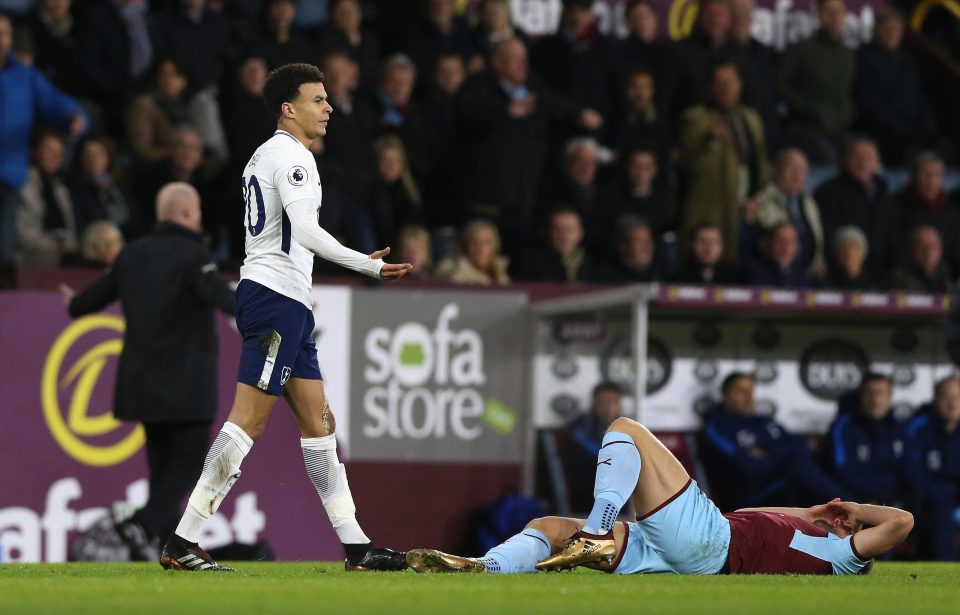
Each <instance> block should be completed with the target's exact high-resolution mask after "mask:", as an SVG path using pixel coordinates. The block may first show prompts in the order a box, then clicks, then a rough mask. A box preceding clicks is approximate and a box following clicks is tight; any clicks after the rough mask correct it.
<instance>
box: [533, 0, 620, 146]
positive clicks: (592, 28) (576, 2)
mask: <svg viewBox="0 0 960 615" xmlns="http://www.w3.org/2000/svg"><path fill="white" fill-rule="evenodd" d="M530 65H531V66H532V67H533V69H534V70H535V71H536V73H537V74H538V75H540V76H542V77H543V80H544V81H545V82H546V83H547V84H549V85H550V86H551V87H552V88H553V89H554V90H556V91H557V92H559V93H561V94H563V95H564V96H568V97H570V98H572V99H573V100H575V101H576V102H578V103H579V104H581V105H583V106H585V107H590V108H591V109H596V110H597V111H598V112H599V113H600V115H602V116H603V117H609V118H615V117H620V116H621V115H623V99H624V96H623V86H622V79H623V69H622V66H621V65H622V62H621V58H620V54H619V52H618V49H617V47H616V44H615V43H614V41H613V40H612V39H611V38H609V37H607V36H605V35H603V34H600V33H599V32H598V30H597V18H596V15H595V14H594V12H593V0H563V13H562V14H561V16H560V28H559V30H558V31H557V32H556V33H555V34H552V35H550V36H546V37H544V38H542V39H540V40H539V41H538V42H537V43H536V44H534V46H533V47H532V50H531V54H530ZM608 127H609V128H613V127H615V124H612V123H611V124H608ZM613 139H614V135H613V134H612V133H611V134H606V135H602V138H601V141H603V143H605V144H606V143H612V142H613Z"/></svg>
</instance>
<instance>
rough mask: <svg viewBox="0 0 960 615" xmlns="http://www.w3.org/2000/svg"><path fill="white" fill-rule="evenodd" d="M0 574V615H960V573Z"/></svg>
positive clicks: (266, 567) (146, 570)
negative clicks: (267, 614) (804, 614)
mask: <svg viewBox="0 0 960 615" xmlns="http://www.w3.org/2000/svg"><path fill="white" fill-rule="evenodd" d="M237 566H238V568H240V571H239V572H237V573H232V574H227V573H224V574H213V573H184V572H164V571H162V570H160V568H159V566H157V565H153V564H61V565H18V564H4V565H0V613H3V614H4V615H9V614H13V613H29V614H31V615H39V614H42V613H57V614H58V615H68V614H69V615H73V614H75V613H127V612H136V613H164V614H167V615H170V614H172V613H204V614H212V613H231V614H237V613H263V612H273V613H326V614H330V615H341V614H342V613H391V614H400V613H417V614H419V615H424V614H430V613H450V614H459V613H481V612H483V613H520V614H523V615H528V614H533V613H551V614H553V613H610V614H612V615H616V614H618V613H624V614H625V613H709V614H722V613H736V614H738V615H740V614H749V613H758V614H760V613H762V614H764V615H766V614H773V615H785V614H787V613H801V612H807V613H817V614H818V615H824V614H828V613H842V612H854V613H869V614H870V615H875V614H877V613H924V614H926V613H953V614H956V613H960V565H957V564H932V563H889V564H878V565H877V566H876V567H875V569H874V572H873V574H872V575H870V576H866V577H856V576H848V577H772V576H751V577H747V576H715V577H680V576H672V575H671V576H666V575H664V576H630V577H623V576H616V575H607V574H603V573H598V572H593V571H588V570H582V571H577V572H565V573H553V574H535V575H510V576H508V575H436V574H434V575H418V574H415V573H414V572H412V571H407V572H402V573H346V572H344V571H343V568H342V565H338V564H331V563H265V562H258V563H249V562H243V563H240V564H237Z"/></svg>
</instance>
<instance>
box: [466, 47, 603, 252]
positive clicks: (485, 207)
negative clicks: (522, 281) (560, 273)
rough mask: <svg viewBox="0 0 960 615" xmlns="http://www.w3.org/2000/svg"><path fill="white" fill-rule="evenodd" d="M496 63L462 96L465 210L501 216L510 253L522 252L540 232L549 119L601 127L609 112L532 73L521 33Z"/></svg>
mask: <svg viewBox="0 0 960 615" xmlns="http://www.w3.org/2000/svg"><path fill="white" fill-rule="evenodd" d="M490 65H491V70H490V71H487V72H484V73H481V74H479V75H474V76H473V77H471V78H469V79H467V81H466V82H464V84H463V87H461V88H460V91H459V92H458V94H457V140H458V146H459V148H458V149H459V151H460V155H461V159H460V160H459V164H458V168H459V169H460V173H459V177H458V185H460V186H461V187H462V188H461V194H462V198H463V200H464V201H465V203H464V206H463V207H462V213H463V215H464V216H465V217H467V218H475V217H486V218H494V219H496V220H497V222H498V226H499V228H500V236H501V238H502V239H503V244H504V249H505V251H506V253H507V254H515V253H516V252H517V251H519V249H521V248H523V247H525V246H528V245H529V244H530V241H531V240H532V238H533V226H532V224H531V222H532V217H533V208H534V206H535V205H536V202H537V200H536V197H537V188H538V187H539V185H540V180H541V173H542V170H543V166H544V161H545V158H546V141H547V136H548V134H549V126H550V124H551V123H553V122H556V123H566V124H567V125H576V124H579V125H580V126H581V127H583V128H586V129H588V130H595V129H597V128H599V127H600V125H601V124H602V123H603V118H602V117H601V116H600V114H599V113H597V112H596V111H593V110H592V109H583V108H581V107H580V106H578V105H577V104H576V103H574V102H573V101H571V100H569V99H567V98H565V97H562V96H559V95H557V94H555V93H553V92H552V91H551V90H550V89H549V88H547V87H545V86H544V85H542V84H541V83H540V82H539V81H538V80H537V79H536V77H533V76H531V75H530V74H529V72H528V64H527V50H526V47H525V46H524V44H523V42H522V41H521V40H519V39H517V38H511V39H507V40H505V41H503V42H502V43H500V44H499V45H498V46H497V47H496V49H495V50H494V52H493V56H492V59H491V62H490Z"/></svg>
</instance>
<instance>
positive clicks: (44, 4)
mask: <svg viewBox="0 0 960 615" xmlns="http://www.w3.org/2000/svg"><path fill="white" fill-rule="evenodd" d="M72 5H73V0H42V1H41V2H38V3H37V6H36V8H35V9H34V12H33V14H32V15H31V17H30V22H29V26H30V31H31V32H32V33H33V44H34V47H35V49H36V56H35V58H34V66H36V67H37V69H38V70H40V71H41V72H43V74H44V75H46V77H47V79H49V80H50V82H51V83H52V84H53V85H55V86H56V87H57V88H59V89H61V90H63V91H64V92H67V93H68V94H71V95H73V96H77V97H81V98H82V97H84V96H86V95H87V93H88V91H89V87H88V84H87V82H86V79H84V75H83V69H82V64H81V57H80V50H79V48H78V37H79V32H78V28H77V21H76V20H75V19H74V17H73V14H72V13H71V10H70V9H71V6H72Z"/></svg>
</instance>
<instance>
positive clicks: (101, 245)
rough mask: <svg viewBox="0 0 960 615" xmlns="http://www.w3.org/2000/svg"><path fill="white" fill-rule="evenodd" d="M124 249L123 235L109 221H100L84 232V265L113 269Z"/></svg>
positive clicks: (82, 249)
mask: <svg viewBox="0 0 960 615" xmlns="http://www.w3.org/2000/svg"><path fill="white" fill-rule="evenodd" d="M122 249H123V234H122V233H121V232H120V227H118V226H117V225H116V224H114V223H113V222H110V221H109V220H98V221H96V222H93V223H91V224H90V225H89V226H88V227H87V228H86V229H85V230H84V231H83V239H82V240H81V242H80V254H81V256H83V260H82V261H81V264H82V265H87V266H90V267H112V266H113V263H114V261H116V260H117V255H118V254H120V250H122Z"/></svg>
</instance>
